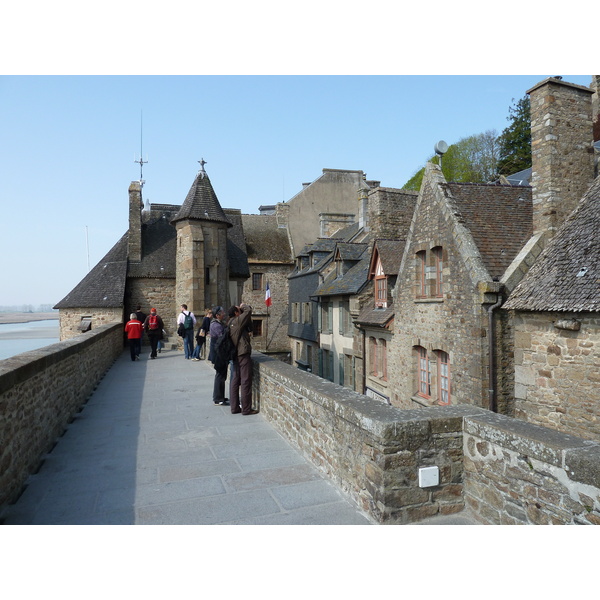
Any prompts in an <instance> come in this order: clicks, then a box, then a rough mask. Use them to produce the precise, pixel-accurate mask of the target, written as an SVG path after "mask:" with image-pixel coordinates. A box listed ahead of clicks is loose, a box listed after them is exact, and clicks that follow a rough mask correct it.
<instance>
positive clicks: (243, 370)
mask: <svg viewBox="0 0 600 600" xmlns="http://www.w3.org/2000/svg"><path fill="white" fill-rule="evenodd" d="M232 370H233V377H232V379H231V387H230V393H231V398H230V400H231V412H238V411H239V410H240V408H241V410H242V414H247V413H249V412H250V411H251V410H252V358H250V354H242V356H238V357H237V358H236V359H235V360H234V361H233V369H232Z"/></svg>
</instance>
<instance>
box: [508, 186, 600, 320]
mask: <svg viewBox="0 0 600 600" xmlns="http://www.w3.org/2000/svg"><path fill="white" fill-rule="evenodd" d="M599 229H600V178H596V180H595V182H594V183H593V184H592V186H591V187H590V189H589V190H588V191H587V193H586V194H585V196H584V197H583V199H582V200H581V202H580V204H579V206H578V207H577V208H576V209H575V210H574V211H573V212H572V213H571V214H570V215H569V217H568V218H567V220H566V221H565V222H564V224H563V225H562V227H561V228H560V229H559V230H558V231H557V232H556V234H555V235H554V237H553V238H552V239H551V240H550V242H549V243H548V245H547V246H546V248H545V249H544V251H543V252H542V254H540V256H539V257H538V259H537V260H536V262H535V263H534V264H533V266H532V267H531V269H530V270H529V272H528V273H527V275H526V276H525V277H524V278H523V280H522V281H521V282H520V283H519V285H517V287H516V288H515V289H514V290H513V292H512V294H511V295H510V297H509V299H508V300H507V302H506V303H505V304H504V308H507V309H515V310H523V311H552V312H561V311H569V312H598V311H600V236H599V235H598V230H599Z"/></svg>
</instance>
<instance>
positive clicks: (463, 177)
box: [403, 130, 498, 191]
mask: <svg viewBox="0 0 600 600" xmlns="http://www.w3.org/2000/svg"><path fill="white" fill-rule="evenodd" d="M428 162H432V163H435V164H439V157H438V156H437V155H436V156H432V157H430V159H429V161H428ZM497 163H498V135H497V133H496V132H495V131H493V130H490V131H486V132H485V133H479V134H476V135H470V136H468V137H465V138H462V139H460V140H459V141H458V142H457V143H456V144H452V145H451V146H449V147H448V151H447V152H446V154H444V155H443V157H442V173H443V174H444V177H445V179H446V181H458V182H462V183H486V182H489V181H492V180H493V179H494V178H495V176H496V170H497ZM424 173H425V168H424V167H423V168H422V169H419V171H417V172H416V173H415V174H414V175H413V176H412V177H411V178H410V179H409V180H408V181H407V182H406V183H405V184H404V186H403V187H404V189H407V190H417V191H418V190H419V189H420V188H421V183H422V181H423V174H424Z"/></svg>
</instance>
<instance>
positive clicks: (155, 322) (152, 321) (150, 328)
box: [144, 308, 164, 358]
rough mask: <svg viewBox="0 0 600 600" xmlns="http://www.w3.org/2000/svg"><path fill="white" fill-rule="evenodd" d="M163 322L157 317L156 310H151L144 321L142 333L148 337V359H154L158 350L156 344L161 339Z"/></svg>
mask: <svg viewBox="0 0 600 600" xmlns="http://www.w3.org/2000/svg"><path fill="white" fill-rule="evenodd" d="M163 328H164V324H163V320H162V319H161V318H160V317H159V316H158V314H157V312H156V309H155V308H151V309H150V314H149V315H148V316H147V317H146V320H145V321H144V331H145V332H146V334H147V335H148V340H149V341H150V358H156V350H157V348H158V342H159V341H160V340H162V337H163V334H162V332H163Z"/></svg>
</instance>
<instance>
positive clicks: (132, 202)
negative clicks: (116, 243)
mask: <svg viewBox="0 0 600 600" xmlns="http://www.w3.org/2000/svg"><path fill="white" fill-rule="evenodd" d="M143 208H144V203H143V202H142V186H141V184H140V182H139V181H132V182H131V185H130V186H129V247H128V253H127V255H128V258H129V260H130V261H131V262H137V263H139V262H141V261H142V209H143Z"/></svg>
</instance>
